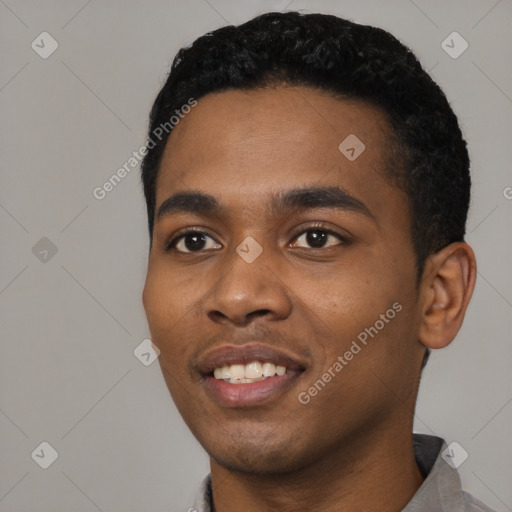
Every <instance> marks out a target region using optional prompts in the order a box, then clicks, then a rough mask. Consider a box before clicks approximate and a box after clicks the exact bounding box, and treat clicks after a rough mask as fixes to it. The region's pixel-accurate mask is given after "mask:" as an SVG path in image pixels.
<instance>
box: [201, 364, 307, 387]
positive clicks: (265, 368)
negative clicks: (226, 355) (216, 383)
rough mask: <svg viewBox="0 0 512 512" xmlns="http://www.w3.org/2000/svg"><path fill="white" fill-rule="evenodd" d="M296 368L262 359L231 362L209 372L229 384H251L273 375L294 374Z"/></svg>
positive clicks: (296, 371)
mask: <svg viewBox="0 0 512 512" xmlns="http://www.w3.org/2000/svg"><path fill="white" fill-rule="evenodd" d="M298 373H300V372H299V371H298V370H291V369H289V368H287V367H286V366H281V365H276V364H274V363H270V362H264V361H252V362H250V363H247V364H231V365H224V366H220V367H217V368H215V370H214V371H213V372H212V373H211V374H210V375H211V376H212V377H214V378H215V379H217V380H222V381H224V382H227V383H229V384H252V383H254V382H261V381H263V380H267V379H270V378H272V377H274V376H276V375H277V376H279V377H281V376H283V375H287V374H288V375H296V374H298Z"/></svg>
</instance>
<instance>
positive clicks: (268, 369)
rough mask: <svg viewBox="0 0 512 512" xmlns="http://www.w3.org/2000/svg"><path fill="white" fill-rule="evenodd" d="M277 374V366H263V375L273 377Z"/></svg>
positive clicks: (271, 364) (270, 364)
mask: <svg viewBox="0 0 512 512" xmlns="http://www.w3.org/2000/svg"><path fill="white" fill-rule="evenodd" d="M275 374H276V365H275V364H274V363H265V364H264V365H263V375H264V376H265V377H273V376H274V375H275Z"/></svg>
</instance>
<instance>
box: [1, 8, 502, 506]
mask: <svg viewBox="0 0 512 512" xmlns="http://www.w3.org/2000/svg"><path fill="white" fill-rule="evenodd" d="M297 9H305V10H308V11H319V12H326V13H333V14H339V15H341V16H345V17H348V18H351V19H353V20H355V21H357V22H360V23H368V24H374V25H377V26H380V27H383V28H385V29H388V30H390V31H391V32H392V33H393V34H395V35H396V36H397V37H399V38H400V39H401V40H402V41H403V42H405V43H406V44H407V45H409V46H410V47H411V48H412V49H413V51H415V52H416V53H417V55H418V56H419V58H420V60H421V61H422V63H423V65H424V66H425V68H426V69H427V70H431V72H432V74H433V76H434V78H435V79H436V80H437V81H438V82H439V83H440V85H441V86H442V87H443V88H444V90H445V91H446V93H447V95H448V97H449V100H450V101H451V103H452V105H453V107H454V109H455V111H456V113H457V114H458V115H459V118H460V122H461V124H462V127H463V131H464V134H465V136H466V137H467V140H468V142H469V145H470V152H471V157H472V172H473V183H474V195H473V202H472V206H471V212H470V216H469V222H468V237H467V238H468V241H469V242H470V243H471V244H472V246H473V247H474V249H475V251H476V254H477V258H478V262H479V275H478V282H477V286H476V291H475V295H474V298H473V301H472V303H471V305H470V307H469V312H468V314H467V317H466V321H465V324H464V327H463V329H462V331H461V333H460V334H459V336H458V337H457V339H456V340H455V342H454V343H453V344H452V345H451V346H449V347H448V348H446V349H444V350H442V351H438V352H434V353H433V354H432V358H431V361H430V363H429V365H428V367H427V370H426V371H425V374H424V377H423V381H422V387H421V392H420V397H419V402H418V407H417V411H416V413H417V414H416V424H415V429H416V431H419V432H425V433H433V434H437V435H439V436H442V437H444V438H445V439H446V440H447V441H448V442H451V441H457V442H458V443H459V444H460V445H462V446H463V447H464V449H465V450H466V451H467V452H468V453H469V457H468V459H467V460H466V461H465V462H464V463H463V464H462V465H461V466H460V468H459V470H460V472H461V474H462V478H463V481H464V484H465V487H466V489H467V490H469V491H470V492H472V493H474V494H475V495H476V496H478V497H479V498H480V499H482V500H483V501H485V502H487V503H488V504H489V505H490V506H492V507H494V508H495V509H496V510H498V511H505V510H511V509H512V487H511V486H510V482H511V477H512V469H511V462H510V461H511V460H512V436H510V431H511V424H512V382H511V379H510V364H511V360H512V358H511V355H512V344H511V343H510V342H511V323H510V318H511V307H512V286H511V268H510V262H511V261H512V244H511V238H512V229H511V227H512V226H511V217H512V216H511V210H512V200H510V199H507V197H506V195H508V197H511V196H512V190H511V189H507V187H511V186H512V176H511V173H510V168H511V166H510V164H511V160H512V158H511V146H512V145H511V141H512V138H511V135H512V133H511V132H512V129H511V128H512V127H511V125H512V121H511V119H512V116H511V114H512V99H511V97H512V72H511V67H510V62H512V56H511V53H512V52H511V47H512V46H511V35H510V22H511V14H512V3H511V1H510V0H501V1H496V0H480V1H469V0H467V1H451V2H445V1H422V0H415V1H414V2H413V1H408V0H396V1H392V2H391V1H390V2H380V1H377V0H374V1H360V0H357V1H356V0H353V1H336V2H335V1H317V2H304V1H300V0H295V1H292V2H290V0H285V1H255V0H252V1H251V2H237V1H235V0H208V1H206V0H192V1H187V2H185V1H176V0H175V1H169V0H167V1H151V2H149V1H145V2H143V1H142V0H139V1H125V2H121V1H100V0H90V1H87V0H72V1H70V0H66V1H57V0H55V1H46V2H41V1H36V0H32V1H23V0H0V34H1V35H0V43H1V54H2V61H1V62H2V65H1V69H0V116H1V120H2V122H1V128H0V130H1V131H0V140H1V159H0V166H1V180H2V181H1V188H0V225H1V229H2V250H1V266H0V308H1V315H2V316H1V322H2V323H1V326H2V340H1V344H0V365H1V369H0V510H2V511H4V512H15V511H38V512H39V511H40V512H47V511H48V512H50V511H62V510H66V511H68V512H74V511H76V512H82V511H95V510H102V511H120V510H123V511H126V512H129V511H134V512H135V511H137V512H142V511H164V510H165V511H170V510H173V511H174V510H186V509H187V507H188V506H190V505H191V499H192V495H193V493H194V489H195V487H196V485H197V484H198V483H199V481H200V480H201V478H202V477H203V476H204V475H205V474H206V473H207V472H208V465H207V458H206V456H205V454H204V453H203V452H202V449H201V448H200V446H199V445H198V443H197V442H196V441H195V440H194V439H193V437H192V436H191V434H189V433H188V431H187V428H186V427H185V425H184V424H183V422H182V420H181V418H180V417H179V415H178V413H177V412H176V410H175V408H174V405H173V404H172V401H171V399H170V396H169V394H168V391H167V388H166V387H165V383H164V381H163V378H162V376H161V374H160V369H159V367H158V363H155V364H152V365H151V366H144V365H143V364H141V362H140V361H139V360H138V359H137V358H136V357H135V356H134V354H133V350H134V349H135V347H137V345H138V344H139V343H140V342H141V341H142V340H143V339H144V338H147V337H148V336H149V331H148V328H147V326H146V320H145V316H144V313H143V309H142V305H141V291H142V287H143V282H144V277H145V266H146V261H147V260H146V259H147V243H148V237H147V232H146V218H145V206H144V202H143V197H142V192H141V188H140V186H139V179H138V169H135V170H134V171H132V172H131V173H130V174H129V175H128V176H127V177H126V178H125V179H124V180H123V181H122V182H121V183H120V184H119V185H118V186H117V187H116V188H115V189H114V190H113V191H112V192H110V193H109V194H107V196H106V197H105V199H103V200H101V201H100V200H97V199H95V198H94V197H93V195H92V191H93V189H94V188H95V187H98V186H101V185H102V184H103V182H104V181H105V180H107V179H108V178H109V177H110V176H111V175H112V174H113V173H115V172H116V170H117V169H118V168H119V167H120V166H122V165H123V163H125V162H126V161H127V159H128V158H129V157H130V156H131V154H132V152H133V151H136V150H138V148H139V147H140V146H141V145H142V144H143V143H144V141H145V132H146V126H147V116H148V113H149V109H150V106H151V104H152V101H153V100H154V97H155V95H156V93H157V92H158V90H159V88H160V87H161V85H162V83H163V80H164V79H165V77H166V74H167V72H168V68H169V65H170V62H171V60H172V57H173V56H174V54H175V52H176V51H177V50H178V49H179V47H180V46H183V45H186V44H188V43H190V42H191V41H192V40H193V39H195V38H196V37H198V36H199V35H201V34H202V33H204V32H207V31H209V30H212V29H215V28H217V27H219V26H221V25H224V24H226V22H229V23H239V22H242V21H244V20H246V19H248V18H250V17H252V16H253V15H256V14H257V13H261V12H264V11H268V10H297ZM43 31H46V32H48V33H50V34H51V36H52V37H53V38H54V39H55V40H56V41H57V42H58V44H59V47H58V49H57V50H56V51H55V52H54V53H53V54H52V55H51V56H50V57H48V58H47V59H43V58H41V57H40V56H39V55H38V54H37V53H36V52H35V51H34V50H33V49H32V48H31V43H32V41H34V40H36V41H37V39H36V38H37V36H39V34H40V33H41V32H43ZM453 31H457V32H459V33H460V34H461V35H462V36H463V37H464V39H465V40H467V42H468V43H469V48H468V49H467V50H466V51H465V52H464V53H463V54H462V55H461V56H460V57H458V58H457V59H453V58H451V57H450V56H449V55H448V54H447V53H446V52H445V51H444V50H443V48H442V47H441V42H442V41H443V40H444V39H445V38H446V37H447V36H448V35H449V34H450V33H452V32H453ZM46 47H47V46H46ZM507 190H508V191H509V193H508V194H507ZM43 237H47V238H48V239H50V240H51V242H52V243H53V244H54V245H55V246H56V247H57V253H56V254H55V255H53V256H52V255H51V252H50V253H48V255H47V256H46V261H40V259H39V258H38V257H36V255H37V254H38V251H37V250H36V249H37V248H39V251H40V250H42V249H41V246H40V245H38V246H36V249H34V252H36V254H34V252H33V247H34V245H35V244H36V243H38V241H39V240H40V239H41V238H43ZM39 243H40V244H43V249H44V244H48V242H46V241H42V242H39ZM39 257H42V256H41V253H39ZM42 441H46V442H48V443H50V444H51V445H52V446H53V447H54V448H55V449H56V450H57V452H58V458H57V460H56V461H55V462H54V463H53V464H52V465H51V466H50V467H49V468H48V469H42V468H40V467H39V465H37V464H36V463H35V462H34V460H33V459H32V458H31V453H32V452H33V451H34V449H35V448H36V447H38V445H39V444H40V443H41V442H42Z"/></svg>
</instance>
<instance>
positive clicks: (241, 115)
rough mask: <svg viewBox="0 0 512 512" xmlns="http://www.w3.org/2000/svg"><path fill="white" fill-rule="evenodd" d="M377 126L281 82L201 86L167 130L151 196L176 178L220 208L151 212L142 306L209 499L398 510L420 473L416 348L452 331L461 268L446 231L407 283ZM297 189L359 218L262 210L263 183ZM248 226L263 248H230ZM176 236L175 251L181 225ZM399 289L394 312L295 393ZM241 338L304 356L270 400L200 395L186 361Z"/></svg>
mask: <svg viewBox="0 0 512 512" xmlns="http://www.w3.org/2000/svg"><path fill="white" fill-rule="evenodd" d="M389 133H390V132H389V126H388V124H387V121H386V117H385V115H384V114H383V113H382V112H380V111H379V110H377V109H376V108H374V107H372V106H370V105H368V104H365V103H363V102H358V101H351V102H347V101H340V100H338V99H334V98H332V97H331V96H330V95H329V94H327V93H325V92H323V91H318V90H314V89H309V88H305V87H289V86H284V85H283V86H279V87H274V88H268V89H263V90H257V91H255V90H252V91H226V92H221V93H215V94H210V95H207V96H205V97H203V98H201V99H200V100H199V101H198V105H197V106H196V107H195V108H194V109H192V111H191V112H190V113H189V114H188V115H187V116H186V117H185V118H184V119H183V120H181V121H180V123H179V124H178V125H177V126H176V127H175V128H174V131H173V132H172V134H171V136H170V138H169V141H168V143H167V146H166V150H165V154H164V157H163V161H162V165H161V169H160V173H159V177H158V180H157V188H156V190H157V194H156V208H157V211H158V208H159V206H160V205H161V204H162V203H163V202H164V201H165V200H166V199H167V198H168V197H170V196H171V195H172V194H174V193H176V192H190V191H200V192H203V193H207V194H210V195H212V196H214V197H215V198H216V199H217V200H218V201H219V202H220V203H221V205H222V207H223V209H222V211H220V212H216V213H213V212H207V213H200V214H199V213H192V212H178V213H174V214H172V215H166V216H162V217H161V218H160V219H158V220H157V221H156V223H155V228H154V233H153V243H152V250H151V254H150V258H149V265H148V272H147V280H146V285H145V288H144V292H143V303H144V307H145V310H146V315H147V318H148V323H149V327H150V331H151V336H152V340H153V343H154V344H155V345H157V346H158V347H159V349H160V351H161V353H160V357H159V363H160V366H161V369H162V372H163V376H164V378H165V381H166V384H167V386H168V388H169V391H170V393H171V395H172V397H173V400H174V402H175V404H176V406H177V408H178V410H179V411H180V413H181V415H182V417H183V419H184V420H185V422H186V423H187V425H188V426H189V428H190V429H191V431H192V432H193V434H194V435H195V436H196V438H197V439H198V440H199V442H200V443H201V444H202V446H203V447H204V448H205V450H206V451H207V452H208V454H209V456H210V461H211V474H212V487H213V500H214V507H215V510H216V511H217V512H228V511H235V510H245V511H247V512H252V511H256V510H258V511H261V510H272V509H278V510H280V511H284V512H286V511H289V512H292V511H293V512H296V511H297V510H298V509H299V508H300V509H301V510H324V511H326V512H328V511H344V510H347V511H348V510H350V511H353V510H362V509H368V510H374V511H383V512H385V511H399V510H401V509H402V508H403V507H405V505H406V504H407V502H408V501H409V500H410V499H411V497H412V496H413V495H414V493H415V492H416V490H417V489H418V488H419V486H420V485H421V483H422V481H423V477H422V475H421V473H420V471H419V469H418V467H417V466H416V462H415V459H414V454H413V447H412V446H413V445H412V421H413V413H414V406H415V401H416V396H417V390H418V385H419V377H420V368H421V362H422V359H423V355H424V351H425V347H430V348H442V347H443V346H446V345H447V344H448V343H450V342H451V340H452V339H453V338H454V337H455V335H456V333H457V331H458V330H459V328H460V325H461V323H462V319H463V317H464V313H465V310H466V307H467V304H468V301H469V299H470V297H471V293H472V290H473V286H474V281H475V273H476V267H475V258H474V254H473V252H472V250H471V248H470V247H469V246H468V245H467V244H465V243H457V244H451V245H449V246H448V247H445V248H444V249H443V250H441V251H440V252H438V253H437V254H435V255H432V256H431V257H430V258H429V260H428V261H427V263H426V265H425V270H424V273H423V277H422V280H421V282H420V283H419V284H418V283H417V280H416V266H415V254H414V249H413V245H412V238H411V232H410V231H411V227H410V226H411V212H410V210H409V204H408V200H407V196H406V195H405V194H404V192H403V191H401V190H400V189H398V188H396V187H394V186H392V185H391V184H390V182H389V180H388V179H387V178H386V174H385V170H386V168H387V165H388V164H389V159H388V157H387V147H388V146H389V143H390V137H389ZM349 134H356V135H357V137H359V139H361V140H362V141H363V142H364V144H365V146H366V149H365V150H364V152H363V153H362V154H361V155H360V156H359V157H358V158H357V159H356V160H354V161H349V160H348V159H347V158H345V156H343V155H342V154H341V152H340V151H339V150H338V145H339V144H340V142H341V141H343V140H344V139H345V138H346V137H347V136H348V135H349ZM310 186H315V187H318V186H329V187H339V188H342V189H343V190H344V191H346V192H348V193H349V194H350V195H351V196H353V197H354V198H356V199H357V200H359V201H360V202H362V203H364V205H366V207H367V209H368V210H369V212H370V213H371V215H365V214H363V213H360V212H357V211H350V210H346V209H342V208H326V207H324V208H313V209H303V210H301V211H292V212H290V211H282V212H275V211H273V209H272V208H270V207H269V201H270V198H271V196H272V194H274V193H275V192H276V191H283V192H285V191H287V190H289V189H292V188H297V187H310ZM187 226H191V227H195V228H197V230H199V231H203V232H204V233H205V234H206V235H208V236H207V238H206V240H207V244H206V245H205V248H204V249H202V250H199V251H195V252H194V251H193V252H188V253H187V252H181V253H180V252H179V251H178V247H177V246H174V247H173V248H171V249H170V250H167V244H168V242H169V240H170V239H171V238H172V237H173V236H176V235H177V234H178V235H179V233H178V231H179V230H181V229H183V228H185V227H187ZM308 228H309V229H311V230H313V231H315V230H318V229H320V230H322V229H323V230H325V229H327V230H331V231H333V232H335V233H337V234H338V235H340V236H341V237H343V241H341V240H340V239H338V238H337V236H336V235H330V236H328V237H327V239H326V242H325V245H324V246H322V247H317V248H314V247H312V246H311V244H310V243H308V239H307V238H306V236H305V234H306V233H307V232H306V229H308ZM321 233H323V231H322V232H321ZM317 235H318V233H317ZM248 236H251V237H252V238H254V239H255V240H256V241H257V242H258V243H259V244H260V246H261V247H262V249H263V252H262V254H261V255H260V256H259V257H258V258H257V259H256V260H255V261H254V262H252V263H247V262H246V261H244V260H243V259H242V258H241V257H240V256H239V255H238V254H237V252H236V250H235V249H236V247H237V246H238V245H239V244H240V243H241V242H242V241H243V240H244V239H245V238H246V237H248ZM209 237H212V238H209ZM189 239H190V237H189ZM179 247H181V249H182V250H184V251H186V250H187V248H186V246H185V245H184V241H183V239H182V242H181V245H179ZM396 302H398V303H399V304H401V305H402V310H401V311H400V312H399V313H397V314H396V316H395V318H393V319H392V320H390V321H389V323H386V324H385V327H384V328H383V329H381V330H380V331H379V333H378V335H376V336H375V337H374V338H373V339H370V340H369V342H368V344H367V346H365V347H364V348H363V349H362V350H361V351H360V352H359V353H358V354H357V355H356V356H354V358H353V359H352V360H351V361H350V362H348V364H347V365H346V366H344V368H343V370H342V371H341V372H339V373H337V374H336V377H334V378H332V380H331V381H330V382H329V383H328V384H327V385H326V386H325V387H324V388H323V389H322V390H321V391H320V392H319V393H318V394H317V395H316V396H315V397H313V398H311V401H310V402H309V403H307V404H302V403H300V401H299V400H298V394H299V393H300V392H303V391H307V390H308V388H310V387H311V386H312V385H313V384H314V383H315V381H317V380H318V379H319V378H320V377H321V376H322V374H323V373H324V372H326V371H327V369H328V368H329V367H332V365H333V364H334V362H335V361H336V360H337V358H338V356H340V355H343V354H344V353H345V352H346V351H347V350H349V348H350V346H351V343H352V341H353V340H356V339H357V335H358V334H359V333H361V332H362V331H364V329H365V328H368V327H370V326H373V325H374V324H375V322H376V321H377V320H379V318H380V315H381V314H384V313H385V312H386V310H388V309H389V308H391V307H392V304H394V303H396ZM254 339H257V340H259V341H261V342H262V343H265V344H268V345H271V346H275V347H278V348H280V349H282V350H285V351H287V352H289V353H291V354H296V355H297V356H298V357H300V358H301V359H302V360H304V361H307V368H306V371H304V372H303V373H302V374H301V376H300V377H299V378H298V379H297V380H296V382H295V384H294V385H293V386H292V387H290V388H288V389H287V390H286V391H285V392H283V393H281V394H280V395H279V397H278V399H276V400H271V401H269V402H266V403H264V404H261V405H258V406H254V407H249V408H233V407H223V406H221V405H219V404H218V403H216V402H215V401H214V400H212V399H211V398H210V397H209V396H208V395H207V393H206V391H205V389H204V385H203V383H202V379H201V376H200V375H199V374H198V373H197V371H196V367H197V362H198V361H199V360H200V358H201V356H202V355H203V354H204V353H205V351H207V350H210V349H211V348H216V347H219V346H221V345H223V344H225V343H232V344H235V345H243V344H244V343H246V342H248V341H251V340H254Z"/></svg>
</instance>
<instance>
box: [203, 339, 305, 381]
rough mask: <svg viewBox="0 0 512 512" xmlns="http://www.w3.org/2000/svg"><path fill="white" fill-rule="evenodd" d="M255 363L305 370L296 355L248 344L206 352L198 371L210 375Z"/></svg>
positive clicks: (228, 346)
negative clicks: (228, 367)
mask: <svg viewBox="0 0 512 512" xmlns="http://www.w3.org/2000/svg"><path fill="white" fill-rule="evenodd" d="M253 361H260V362H263V363H273V364H275V365H276V366H285V367H286V368H287V369H289V370H304V369H305V368H306V365H305V363H304V362H302V361H300V359H299V358H298V357H296V356H294V355H291V354H288V353H286V352H285V351H283V350H280V349H276V348H274V347H269V346H267V345H262V344H260V343H247V344H245V345H241V346H234V345H223V346H221V347H218V348H216V349H212V350H210V351H208V352H206V353H205V354H204V355H203V356H202V357H201V358H200V360H199V364H198V369H199V371H200V372H201V373H202V374H204V375H208V374H210V373H212V372H213V370H215V368H220V367H222V366H229V365H232V364H248V363H252V362H253Z"/></svg>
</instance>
